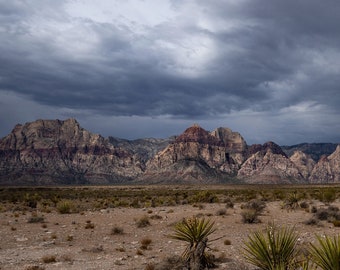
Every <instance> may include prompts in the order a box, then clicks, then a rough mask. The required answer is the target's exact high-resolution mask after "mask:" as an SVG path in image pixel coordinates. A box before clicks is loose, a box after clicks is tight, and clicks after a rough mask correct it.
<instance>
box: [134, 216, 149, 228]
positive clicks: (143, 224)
mask: <svg viewBox="0 0 340 270" xmlns="http://www.w3.org/2000/svg"><path fill="white" fill-rule="evenodd" d="M136 225H137V227H138V228H144V227H147V226H150V225H151V223H150V220H149V217H148V216H142V217H141V218H139V219H138V220H137V221H136Z"/></svg>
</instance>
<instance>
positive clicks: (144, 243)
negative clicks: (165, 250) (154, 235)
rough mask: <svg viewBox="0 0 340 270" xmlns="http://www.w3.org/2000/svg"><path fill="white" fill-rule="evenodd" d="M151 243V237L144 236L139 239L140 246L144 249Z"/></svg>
mask: <svg viewBox="0 0 340 270" xmlns="http://www.w3.org/2000/svg"><path fill="white" fill-rule="evenodd" d="M151 243H152V240H151V238H148V237H145V238H143V239H142V240H141V241H140V244H141V246H140V248H141V249H143V250H146V249H148V248H149V246H150V244H151Z"/></svg>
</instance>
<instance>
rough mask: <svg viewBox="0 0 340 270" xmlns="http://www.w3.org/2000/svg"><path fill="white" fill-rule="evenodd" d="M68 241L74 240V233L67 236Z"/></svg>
mask: <svg viewBox="0 0 340 270" xmlns="http://www.w3.org/2000/svg"><path fill="white" fill-rule="evenodd" d="M66 241H68V242H71V241H73V235H71V234H68V235H67V236H66Z"/></svg>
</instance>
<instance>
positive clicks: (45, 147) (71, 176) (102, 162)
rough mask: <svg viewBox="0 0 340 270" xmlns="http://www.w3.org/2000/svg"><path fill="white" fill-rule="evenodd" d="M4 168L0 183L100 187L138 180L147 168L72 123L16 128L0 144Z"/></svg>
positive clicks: (41, 123)
mask: <svg viewBox="0 0 340 270" xmlns="http://www.w3.org/2000/svg"><path fill="white" fill-rule="evenodd" d="M0 168H1V171H0V183H1V184H83V183H96V184H98V183H111V182H120V181H124V180H127V179H130V178H132V177H136V176H137V175H138V174H140V173H142V169H143V166H142V164H140V163H139V160H138V158H137V157H136V156H134V155H133V154H132V153H130V152H128V151H126V150H124V149H121V148H117V147H114V146H113V145H111V144H110V143H109V142H108V141H107V140H106V139H104V138H103V137H101V136H100V135H97V134H92V133H90V132H88V131H87V130H85V129H83V128H81V127H80V126H79V124H78V122H77V121H76V120H75V119H68V120H65V121H60V120H38V121H35V122H32V123H27V124H25V125H17V126H16V127H15V128H14V129H13V131H12V132H11V133H10V134H9V135H8V136H6V137H5V138H3V139H2V140H1V141H0Z"/></svg>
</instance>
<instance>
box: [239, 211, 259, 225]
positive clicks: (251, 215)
mask: <svg viewBox="0 0 340 270" xmlns="http://www.w3.org/2000/svg"><path fill="white" fill-rule="evenodd" d="M259 215H260V214H259V213H258V212H257V211H256V210H254V209H244V210H243V211H242V212H241V216H242V222H243V223H249V224H252V223H259V222H261V221H260V219H259Z"/></svg>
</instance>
